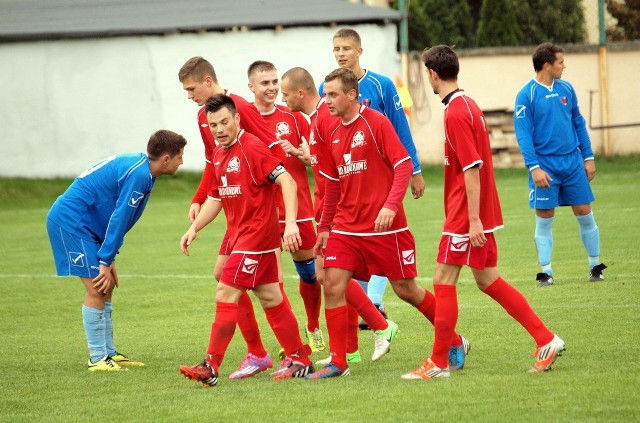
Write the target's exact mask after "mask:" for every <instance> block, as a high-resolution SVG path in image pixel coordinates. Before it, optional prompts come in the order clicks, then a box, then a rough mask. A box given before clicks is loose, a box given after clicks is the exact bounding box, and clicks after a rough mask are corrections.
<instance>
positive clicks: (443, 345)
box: [431, 283, 458, 369]
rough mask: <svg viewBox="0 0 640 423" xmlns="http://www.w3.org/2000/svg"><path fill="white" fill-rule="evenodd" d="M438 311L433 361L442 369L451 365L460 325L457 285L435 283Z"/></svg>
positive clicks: (436, 313) (434, 290) (434, 289)
mask: <svg viewBox="0 0 640 423" xmlns="http://www.w3.org/2000/svg"><path fill="white" fill-rule="evenodd" d="M433 292H435V299H436V310H435V319H434V320H435V322H434V323H435V324H434V327H435V335H434V342H433V351H432V354H431V361H433V362H434V363H435V365H436V366H438V367H440V368H441V369H446V368H447V366H448V365H449V348H450V347H451V339H452V337H453V335H454V333H455V328H456V324H457V323H458V294H457V290H456V286H455V285H443V284H438V283H434V284H433Z"/></svg>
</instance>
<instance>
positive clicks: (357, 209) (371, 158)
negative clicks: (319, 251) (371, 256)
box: [320, 106, 411, 236]
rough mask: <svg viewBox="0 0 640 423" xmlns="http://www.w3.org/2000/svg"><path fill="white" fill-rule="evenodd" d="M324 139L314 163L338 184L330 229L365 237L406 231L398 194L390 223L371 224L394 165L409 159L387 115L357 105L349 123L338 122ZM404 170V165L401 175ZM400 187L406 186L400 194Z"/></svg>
mask: <svg viewBox="0 0 640 423" xmlns="http://www.w3.org/2000/svg"><path fill="white" fill-rule="evenodd" d="M329 139H330V140H331V141H330V144H329V154H328V155H327V159H326V160H323V161H322V163H320V167H321V171H322V172H323V173H325V174H326V175H327V177H328V178H330V179H332V180H334V181H339V183H340V200H339V201H338V204H337V208H336V213H335V216H334V218H333V221H332V231H333V232H336V233H342V234H346V235H362V236H365V235H385V234H389V233H394V232H399V231H403V230H408V227H407V218H406V216H405V213H404V208H403V206H402V198H400V201H397V204H396V207H397V213H396V217H395V219H394V221H393V224H392V226H391V227H390V228H389V229H388V230H387V231H386V232H375V229H374V224H375V220H376V218H377V217H378V213H379V212H380V209H382V207H384V206H385V203H387V200H388V199H389V198H388V197H389V193H390V192H391V188H392V185H393V182H394V172H395V169H396V167H397V166H399V165H400V164H402V163H403V162H407V163H410V160H411V158H410V157H409V155H408V154H407V151H406V150H405V149H404V147H403V146H402V143H401V142H400V139H399V138H398V135H397V134H396V131H395V129H394V128H393V125H392V124H391V122H390V121H389V119H387V118H386V117H384V115H382V114H381V113H379V112H377V111H375V110H373V109H370V108H368V107H366V106H361V107H360V113H359V114H358V115H357V116H356V117H355V118H354V119H353V120H352V121H351V122H348V123H344V122H341V124H340V125H338V127H337V128H336V129H335V130H334V131H333V133H332V134H331V137H330V138H329ZM410 175H411V171H410V170H409V172H408V174H407V178H409V177H410ZM406 183H407V185H408V183H409V181H408V179H407V181H406ZM404 192H406V185H405V187H404V190H403V192H402V195H404Z"/></svg>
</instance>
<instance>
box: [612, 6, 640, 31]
mask: <svg viewBox="0 0 640 423" xmlns="http://www.w3.org/2000/svg"><path fill="white" fill-rule="evenodd" d="M607 10H608V11H609V13H611V16H613V17H614V18H616V19H617V20H618V24H617V25H615V26H610V27H608V28H607V39H608V40H610V41H631V40H638V39H640V0H622V1H620V0H607Z"/></svg>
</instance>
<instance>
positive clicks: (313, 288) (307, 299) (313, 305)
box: [298, 280, 322, 332]
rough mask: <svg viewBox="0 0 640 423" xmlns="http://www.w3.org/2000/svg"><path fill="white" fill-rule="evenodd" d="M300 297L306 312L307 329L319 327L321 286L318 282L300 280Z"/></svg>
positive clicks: (311, 329)
mask: <svg viewBox="0 0 640 423" xmlns="http://www.w3.org/2000/svg"><path fill="white" fill-rule="evenodd" d="M298 289H299V291H300V297H302V302H303V303H304V311H305V312H306V314H307V330H308V331H309V332H313V331H314V330H316V329H318V328H320V307H321V304H322V287H321V286H320V283H318V282H315V283H308V282H304V281H302V280H300V285H299V288H298Z"/></svg>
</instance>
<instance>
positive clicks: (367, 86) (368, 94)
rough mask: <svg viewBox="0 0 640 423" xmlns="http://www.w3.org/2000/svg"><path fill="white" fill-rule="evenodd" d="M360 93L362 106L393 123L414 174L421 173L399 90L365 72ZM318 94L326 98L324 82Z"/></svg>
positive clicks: (367, 71) (368, 71)
mask: <svg viewBox="0 0 640 423" xmlns="http://www.w3.org/2000/svg"><path fill="white" fill-rule="evenodd" d="M358 91H359V92H360V94H359V97H358V100H359V102H360V103H361V104H365V105H366V106H367V107H371V108H372V109H375V110H377V111H379V112H380V113H382V114H383V115H385V116H386V117H387V119H389V120H390V121H391V123H392V124H393V127H394V128H395V130H396V134H398V138H400V141H401V142H402V145H403V146H404V149H405V150H407V153H408V154H409V156H410V157H411V163H412V164H413V174H414V175H415V174H417V173H420V172H421V170H420V160H419V159H418V151H417V150H416V145H415V144H414V142H413V137H412V136H411V129H410V128H409V122H408V121H407V116H405V114H404V109H403V108H402V102H401V101H400V95H398V90H396V86H395V85H393V82H392V81H391V79H389V78H387V77H386V76H384V75H380V74H379V73H375V72H371V71H370V70H365V73H364V76H363V77H362V78H360V80H358ZM318 92H319V93H320V96H321V97H323V96H324V82H322V83H321V84H320V87H319V88H318Z"/></svg>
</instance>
